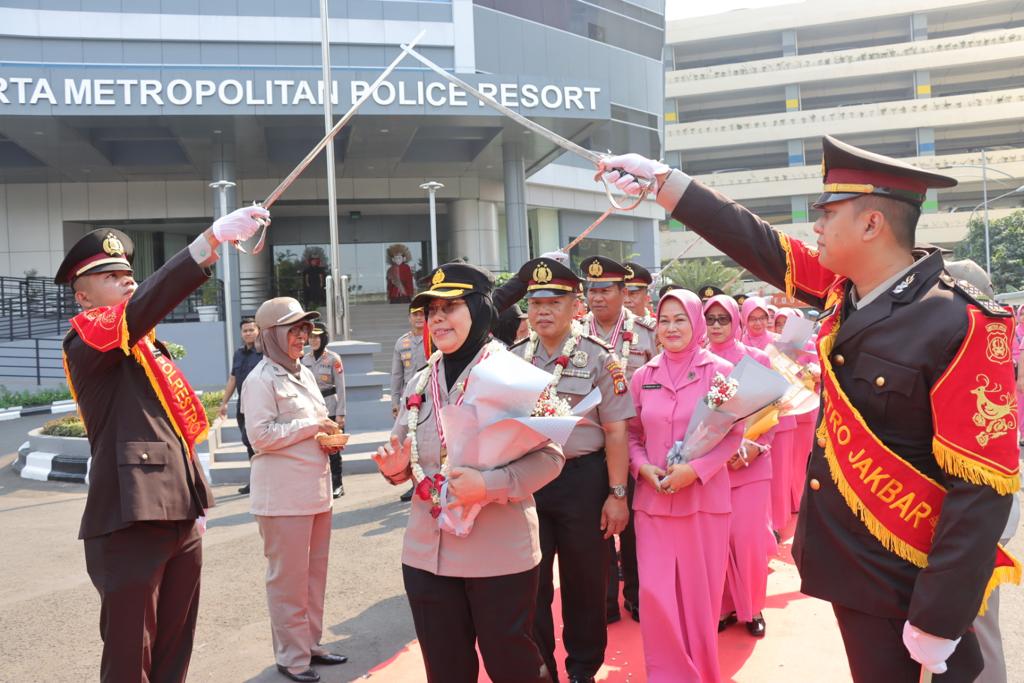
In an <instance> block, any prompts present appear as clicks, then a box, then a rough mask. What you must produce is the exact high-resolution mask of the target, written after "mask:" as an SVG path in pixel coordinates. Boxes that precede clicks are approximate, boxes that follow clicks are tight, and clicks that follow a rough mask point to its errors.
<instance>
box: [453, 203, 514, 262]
mask: <svg viewBox="0 0 1024 683" xmlns="http://www.w3.org/2000/svg"><path fill="white" fill-rule="evenodd" d="M448 215H449V217H450V219H451V248H450V251H451V255H452V257H453V258H465V259H466V260H467V261H469V262H470V263H473V264H476V265H478V266H481V267H483V268H487V269H488V270H492V271H494V270H500V269H501V259H500V258H498V207H497V205H496V204H495V203H494V202H487V201H481V200H479V199H457V200H455V201H454V202H452V203H451V204H450V205H449V211H448ZM510 267H511V266H510Z"/></svg>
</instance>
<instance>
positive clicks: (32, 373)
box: [0, 338, 64, 384]
mask: <svg viewBox="0 0 1024 683" xmlns="http://www.w3.org/2000/svg"><path fill="white" fill-rule="evenodd" d="M61 356H62V350H61V340H60V339H58V338H48V339H38V338H36V339H21V340H18V341H13V342H11V343H9V344H5V345H3V346H0V377H16V378H19V379H32V380H35V383H36V384H42V383H43V380H58V379H61V380H62V379H64V362H63V360H62V357H61ZM48 383H49V382H48Z"/></svg>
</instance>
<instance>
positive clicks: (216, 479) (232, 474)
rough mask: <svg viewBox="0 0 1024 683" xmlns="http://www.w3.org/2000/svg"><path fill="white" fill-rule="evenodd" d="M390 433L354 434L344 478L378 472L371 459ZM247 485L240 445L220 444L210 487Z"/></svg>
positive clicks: (246, 466)
mask: <svg viewBox="0 0 1024 683" xmlns="http://www.w3.org/2000/svg"><path fill="white" fill-rule="evenodd" d="M390 433H391V432H390V430H384V431H372V432H360V433H358V434H353V435H352V438H351V439H350V440H349V442H348V443H349V445H348V446H347V447H346V448H345V451H344V452H342V454H341V457H342V461H343V462H344V466H345V473H346V474H369V473H373V472H376V471H377V465H376V463H374V461H373V458H372V457H371V456H372V454H373V453H375V452H376V450H377V446H379V445H381V444H382V443H384V441H385V440H386V439H387V438H388V435H389V434H390ZM248 482H249V459H248V455H247V453H246V451H245V446H243V445H242V444H241V442H226V443H224V442H222V443H221V444H220V447H219V448H218V449H217V450H216V452H215V453H214V456H213V462H211V463H210V483H211V484H213V485H214V486H217V485H220V484H239V485H242V484H247V483H248Z"/></svg>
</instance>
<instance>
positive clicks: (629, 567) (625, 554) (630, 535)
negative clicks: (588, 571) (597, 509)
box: [606, 477, 640, 612]
mask: <svg viewBox="0 0 1024 683" xmlns="http://www.w3.org/2000/svg"><path fill="white" fill-rule="evenodd" d="M634 488H636V482H635V481H634V479H633V477H629V480H628V481H627V482H626V500H627V501H628V504H629V523H628V524H626V528H625V529H623V530H622V533H621V534H619V556H618V558H616V555H615V539H614V538H609V539H608V554H609V556H610V562H609V573H608V593H607V596H606V600H607V608H608V612H618V610H619V562H620V561H621V562H622V597H623V598H625V599H626V600H629V601H630V602H631V603H633V605H634V606H637V607H638V606H639V605H640V573H639V571H638V570H637V568H636V528H635V527H634V526H633V489H634Z"/></svg>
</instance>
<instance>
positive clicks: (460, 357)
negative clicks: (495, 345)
mask: <svg viewBox="0 0 1024 683" xmlns="http://www.w3.org/2000/svg"><path fill="white" fill-rule="evenodd" d="M464 299H465V301H466V306H467V307H468V308H469V315H470V318H471V319H472V321H473V322H472V324H471V325H470V328H469V335H468V336H467V337H466V340H465V341H464V342H462V346H460V347H459V348H458V349H456V350H455V351H452V352H451V353H446V354H444V381H445V385H446V386H447V387H448V391H451V390H452V386H454V385H455V380H457V379H458V378H459V375H461V374H462V372H463V371H464V370H465V369H466V367H467V366H468V365H469V364H470V363H471V362H472V361H473V359H474V358H476V355H477V354H478V353H480V349H482V348H483V347H484V344H486V343H487V341H488V340H489V339H490V337H491V326H492V325H493V324H494V322H495V321H496V320H497V318H498V316H497V313H496V311H495V310H494V304H493V303H492V302H491V297H490V295H489V294H482V293H480V292H472V293H470V294H467V295H466V296H465V297H464Z"/></svg>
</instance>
